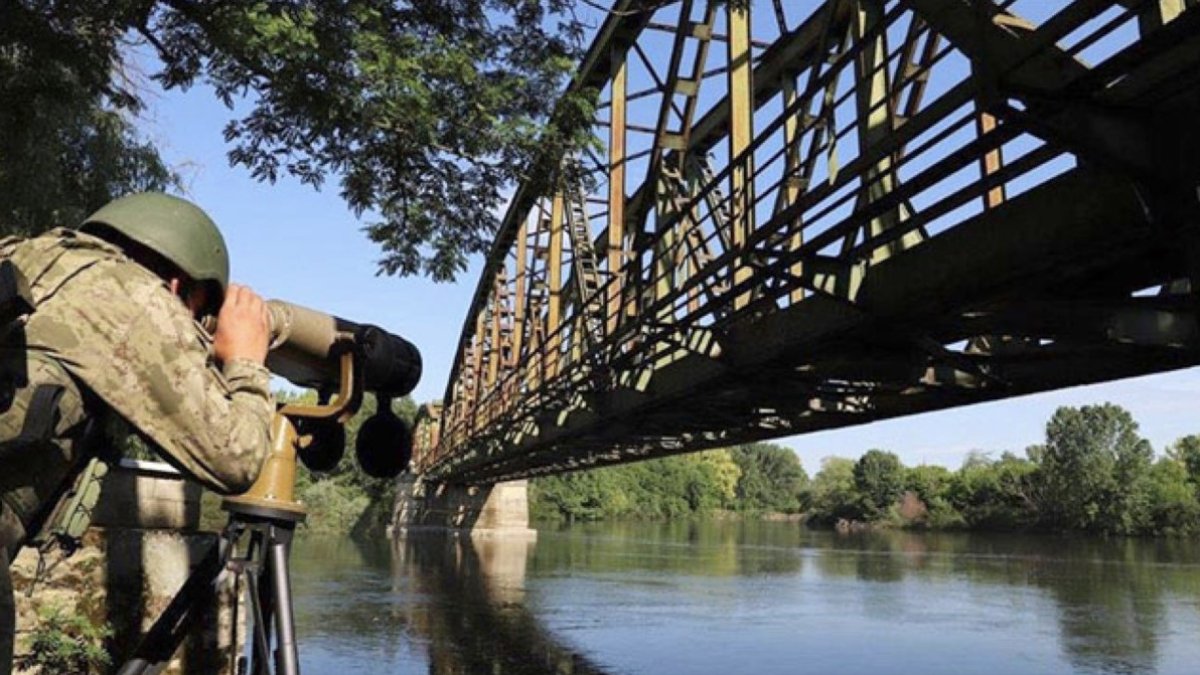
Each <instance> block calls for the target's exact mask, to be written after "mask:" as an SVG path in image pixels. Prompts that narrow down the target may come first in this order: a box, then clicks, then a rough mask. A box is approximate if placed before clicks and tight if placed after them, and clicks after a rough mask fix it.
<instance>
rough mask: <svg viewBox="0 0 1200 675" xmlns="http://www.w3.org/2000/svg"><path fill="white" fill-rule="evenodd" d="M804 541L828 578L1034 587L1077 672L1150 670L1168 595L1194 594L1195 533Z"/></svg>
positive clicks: (872, 536) (1197, 580) (899, 535)
mask: <svg viewBox="0 0 1200 675" xmlns="http://www.w3.org/2000/svg"><path fill="white" fill-rule="evenodd" d="M810 545H813V546H814V547H815V548H817V549H819V550H820V555H819V556H817V567H818V568H819V569H820V570H821V572H822V574H824V575H827V576H830V577H837V576H854V577H855V578H857V579H859V580H862V581H869V582H884V583H888V582H903V581H905V580H909V579H921V580H925V581H937V582H939V583H942V584H949V583H951V582H954V581H957V580H966V581H969V582H970V583H971V584H973V585H976V586H988V585H1007V586H1015V587H1030V588H1034V589H1038V590H1040V591H1041V592H1043V593H1044V594H1045V596H1046V597H1048V598H1050V599H1052V600H1053V604H1054V607H1055V610H1056V614H1057V617H1056V618H1057V622H1058V626H1059V630H1060V636H1059V643H1060V645H1061V647H1062V649H1063V651H1064V653H1065V656H1066V657H1067V659H1068V661H1069V662H1070V663H1071V665H1072V666H1073V667H1074V668H1076V669H1078V670H1080V671H1084V672H1102V673H1143V672H1144V673H1150V672H1156V671H1157V668H1158V662H1159V659H1158V643H1159V641H1160V639H1161V637H1162V636H1163V635H1164V634H1165V633H1167V632H1168V626H1167V602H1166V599H1167V597H1168V596H1172V595H1177V596H1183V597H1190V598H1192V599H1193V603H1194V602H1195V600H1197V599H1200V573H1198V570H1197V567H1196V566H1195V565H1194V564H1192V563H1194V561H1197V560H1200V544H1198V543H1197V542H1195V541H1187V540H1157V541H1146V540H1138V539H1124V538H1123V539H1096V538H1084V537H1078V538H1076V537H1051V536H1001V535H987V536H981V535H946V534H918V533H904V532H882V533H869V534H859V535H847V536H838V535H834V536H833V537H831V538H830V539H829V540H828V541H823V542H812V543H811V544H810ZM872 600H873V601H874V602H882V601H884V599H883V598H881V597H880V596H878V595H876V596H873V597H872Z"/></svg>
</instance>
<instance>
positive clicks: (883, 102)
mask: <svg viewBox="0 0 1200 675" xmlns="http://www.w3.org/2000/svg"><path fill="white" fill-rule="evenodd" d="M746 4H749V5H750V6H749V7H746V6H745V5H746ZM1196 4H1197V2H1196V0H1146V1H1139V0H1073V1H1068V0H825V1H822V2H818V1H815V0H814V1H809V0H773V2H765V1H760V0H756V1H754V2H750V3H746V2H745V0H742V2H738V1H737V0H733V2H712V1H711V0H678V1H676V2H669V3H664V2H661V1H660V2H648V1H643V0H617V2H616V3H615V4H614V6H613V7H612V9H611V11H609V12H608V13H607V14H606V18H605V19H604V20H603V23H602V25H600V26H599V27H598V29H597V33H596V37H595V40H594V42H593V43H592V45H591V47H590V49H589V51H588V52H587V55H586V58H585V59H584V61H583V62H582V63H581V64H580V66H579V70H578V73H577V76H576V77H575V79H574V81H573V83H572V84H571V88H572V90H573V91H576V92H590V93H592V94H593V95H594V96H595V97H596V98H595V101H596V118H595V122H594V124H595V130H596V135H597V138H598V139H599V140H598V143H597V144H596V145H595V147H594V148H592V149H590V150H585V151H582V152H581V153H580V154H579V155H578V156H570V157H545V158H544V162H543V163H542V164H541V165H538V166H534V167H530V170H529V175H531V176H542V177H543V178H542V179H540V180H531V181H530V182H529V183H527V184H525V185H521V186H520V187H519V189H518V190H517V192H516V194H515V196H514V198H513V199H512V202H511V206H510V208H509V210H508V212H507V215H506V216H505V218H504V220H503V225H502V228H501V230H500V231H499V233H498V235H497V237H496V241H495V245H494V247H493V249H492V251H491V255H490V256H489V258H488V260H487V264H486V268H485V269H484V271H483V275H482V278H481V279H480V281H479V286H478V288H477V290H476V292H475V296H474V301H473V303H472V305H471V308H470V311H469V313H468V315H467V319H466V322H465V325H464V327H463V332H462V338H461V341H460V343H459V347H458V354H457V359H456V361H455V364H454V367H453V372H452V373H451V376H450V382H449V385H448V387H447V390H446V394H445V399H444V402H443V404H441V405H436V406H427V407H426V408H425V411H424V415H423V418H422V420H421V421H420V423H419V425H418V430H417V437H418V438H417V449H416V456H415V460H414V461H415V465H414V468H415V470H416V471H417V472H418V473H420V474H424V475H425V476H426V477H428V478H429V479H432V480H435V481H442V482H454V483H491V482H495V481H497V480H504V479H511V478H520V477H527V476H533V475H538V474H544V473H553V472H561V471H571V470H576V469H581V468H587V467H591V466H596V465H601V464H609V463H618V462H627V461H633V460H638V459H643V458H648V457H655V456H661V455H666V454H672V453H678V452H685V451H691V450H697V449H701V448H707V447H714V446H726V445H731V444H735V443H741V442H746V441H751V440H755V439H762V438H770V437H776V436H784V435H792V434H799V433H804V432H809V431H814V430H818V429H829V428H833V427H841V426H846V425H852V424H862V423H865V422H870V421H873V420H878V419H882V418H888V417H895V416H899V415H908V414H913V413H919V412H924V411H928V410H936V409H939V408H947V407H951V406H960V405H968V404H971V403H976V402H980V401H987V400H993V399H999V398H1004V397H1008V396H1016V395H1020V394H1026V393H1030V392H1036V391H1043V390H1047V389H1055V388H1058V387H1066V386H1071V385H1077V384H1084V383H1090V382H1099V381H1103V380H1110V379H1114V378H1121V377H1128V376H1132V375H1139V374H1143V373H1151V372H1157V371H1163V370H1169V369H1173V368H1181V367H1185V366H1191V365H1195V364H1197V363H1200V331H1198V328H1197V297H1196V296H1195V295H1194V294H1193V293H1192V289H1193V288H1195V286H1194V284H1193V283H1192V282H1191V279H1192V277H1193V276H1194V275H1196V274H1197V273H1200V8H1196V7H1195V5H1196Z"/></svg>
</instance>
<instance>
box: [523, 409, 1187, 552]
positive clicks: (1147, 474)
mask: <svg viewBox="0 0 1200 675" xmlns="http://www.w3.org/2000/svg"><path fill="white" fill-rule="evenodd" d="M1198 485H1200V436H1194V435H1193V436H1186V437H1183V438H1180V439H1179V440H1177V441H1176V442H1175V443H1173V444H1171V445H1170V446H1168V447H1167V448H1166V452H1165V454H1164V455H1163V456H1160V457H1157V458H1156V457H1155V454H1154V451H1153V449H1152V448H1151V446H1150V443H1149V442H1148V441H1147V440H1145V439H1144V438H1142V437H1141V436H1139V435H1138V425H1137V423H1136V422H1135V421H1134V419H1133V416H1132V415H1130V414H1129V412H1128V411H1126V410H1124V409H1123V408H1121V407H1120V406H1116V405H1112V404H1107V403H1106V404H1103V405H1094V406H1083V407H1080V408H1071V407H1063V408H1059V409H1058V410H1057V411H1056V412H1055V413H1054V415H1053V416H1052V417H1051V419H1050V420H1049V422H1048V423H1047V424H1046V438H1045V442H1044V443H1042V444H1040V445H1034V446H1031V447H1029V448H1027V449H1026V450H1025V456H1024V457H1022V456H1019V455H1016V454H1014V453H1011V452H1005V453H1003V454H1002V455H1000V457H999V458H993V457H990V456H988V455H987V454H984V453H982V452H972V453H970V454H969V456H968V458H967V460H966V461H965V462H964V463H963V465H962V467H961V468H959V469H958V470H957V471H951V470H950V469H947V468H945V467H942V466H933V465H921V466H914V467H906V466H904V465H903V464H902V463H901V462H900V460H899V458H898V457H897V456H896V455H895V454H893V453H891V452H886V451H884V450H868V451H867V452H866V453H864V454H863V455H862V456H861V457H859V459H858V460H857V461H855V460H851V459H846V458H841V457H828V458H826V459H825V460H824V461H823V462H822V464H821V470H820V471H818V472H817V474H816V475H815V476H813V477H812V479H811V480H810V479H809V477H808V475H807V474H806V473H805V471H804V469H803V468H802V467H801V464H800V461H799V459H798V458H797V457H796V455H795V453H794V452H792V451H791V450H789V449H787V448H783V447H779V446H775V445H770V444H765V443H756V444H753V445H747V446H741V447H736V448H732V449H727V450H710V451H707V452H702V453H696V454H691V455H682V456H676V457H668V458H665V459H658V460H651V461H647V462H640V463H636V464H628V465H624V466H618V467H611V468H604V469H596V470H592V471H585V472H579V473H572V474H564V475H560V476H551V477H543V478H538V479H535V480H534V481H533V483H532V490H531V513H532V515H533V517H534V518H535V519H553V520H559V519H565V520H599V519H607V518H673V517H679V516H707V515H711V514H713V513H714V512H718V511H739V512H748V513H760V512H783V513H802V514H804V515H805V517H806V518H807V520H808V522H809V523H810V524H813V525H817V526H834V525H842V526H856V525H858V524H866V525H875V526H893V527H911V528H930V529H979V530H1051V531H1065V530H1075V531H1087V532H1099V533H1107V534H1177V535H1178V534H1190V533H1195V532H1200V500H1198V498H1197V486H1198Z"/></svg>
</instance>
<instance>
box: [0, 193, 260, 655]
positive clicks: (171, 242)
mask: <svg viewBox="0 0 1200 675" xmlns="http://www.w3.org/2000/svg"><path fill="white" fill-rule="evenodd" d="M0 265H6V266H9V271H11V269H12V265H15V268H16V269H17V270H19V272H20V276H23V279H24V280H26V282H27V286H28V292H27V293H24V294H22V295H23V296H24V297H25V300H24V302H21V303H18V306H19V307H21V310H19V311H17V312H12V314H14V315H17V316H15V318H14V317H9V320H8V321H7V325H4V318H3V317H0V673H8V672H9V670H10V669H11V661H12V637H13V629H14V625H13V624H14V616H13V614H14V610H13V604H12V592H11V587H12V581H11V578H10V577H9V572H8V566H9V563H10V561H11V559H12V557H13V556H15V554H16V552H17V550H18V549H19V548H20V546H21V545H22V544H23V543H25V542H26V541H28V539H29V538H30V537H32V536H33V535H34V534H35V533H37V532H38V531H39V529H40V528H41V527H43V526H44V524H45V523H44V521H45V520H46V518H47V515H48V513H49V512H50V510H51V509H52V508H53V507H54V505H55V504H56V503H57V501H58V500H59V498H60V497H61V495H62V494H63V492H64V491H65V490H66V489H67V488H69V487H70V485H71V483H72V481H73V480H74V477H75V476H76V475H77V474H78V473H79V471H80V470H81V467H82V466H83V465H85V464H86V463H87V462H88V461H89V459H90V458H91V457H92V456H93V455H94V453H95V452H97V451H98V448H97V447H96V445H97V444H96V443H95V442H94V441H93V437H94V436H95V435H96V430H97V429H98V428H99V426H100V423H101V421H102V420H103V418H104V417H105V416H106V415H113V414H115V415H117V416H119V417H120V418H123V419H124V420H125V421H126V422H127V423H128V424H129V425H130V426H131V427H132V428H133V429H135V430H136V431H137V432H138V433H139V435H141V436H142V437H143V438H145V439H146V440H148V441H149V442H150V443H151V444H152V445H153V446H155V447H156V448H157V450H158V452H159V453H160V454H162V455H163V457H164V459H166V460H167V461H168V462H170V463H172V464H173V465H175V466H176V467H178V468H179V469H181V470H183V471H184V472H185V473H187V474H188V475H190V476H191V477H193V478H195V479H196V480H198V481H199V482H201V483H202V484H204V485H205V486H206V487H208V488H211V489H213V490H215V491H217V492H219V493H222V494H235V493H239V492H243V491H245V490H246V489H247V488H249V487H250V485H251V484H252V483H253V482H254V480H255V478H256V477H257V475H258V472H259V470H260V468H261V465H262V461H263V458H264V457H265V456H266V454H267V448H268V443H269V441H268V426H269V424H270V420H271V415H272V413H273V411H274V404H273V402H272V400H271V396H270V392H269V389H268V386H269V377H270V375H269V373H268V371H267V369H266V368H265V367H264V365H263V362H264V360H265V358H266V354H267V345H268V340H269V318H268V314H267V309H266V305H265V303H264V302H263V301H262V299H261V298H259V297H258V296H257V295H255V293H254V292H253V291H251V290H250V289H249V288H245V287H242V286H237V285H231V284H229V283H228V281H229V260H228V254H227V253H226V248H225V242H224V240H223V239H222V237H221V233H220V232H219V231H218V230H217V227H216V225H215V224H214V223H213V222H212V220H210V219H209V217H208V216H207V215H206V214H205V213H204V212H203V211H202V210H200V209H199V208H198V207H196V206H195V205H194V204H191V203H190V202H188V201H185V200H183V199H179V198H177V197H171V196H168V195H164V194H157V193H145V194H136V195H130V196H127V197H123V198H121V199H117V200H116V201H113V202H111V203H109V204H108V205H107V206H105V207H103V208H101V209H100V210H99V211H97V212H96V213H95V214H93V215H92V216H91V217H89V218H88V219H87V220H86V221H84V223H83V224H82V225H81V226H80V228H79V229H78V230H70V229H56V230H52V231H50V232H47V233H45V234H43V235H41V236H38V237H34V238H31V239H17V238H9V239H4V240H0ZM214 311H219V313H218V321H217V328H216V331H215V333H214V334H213V335H212V336H211V337H210V336H209V334H208V333H207V332H206V331H205V330H204V329H203V328H202V327H201V326H200V324H199V323H198V319H199V318H200V317H202V316H204V315H206V314H210V313H212V312H214Z"/></svg>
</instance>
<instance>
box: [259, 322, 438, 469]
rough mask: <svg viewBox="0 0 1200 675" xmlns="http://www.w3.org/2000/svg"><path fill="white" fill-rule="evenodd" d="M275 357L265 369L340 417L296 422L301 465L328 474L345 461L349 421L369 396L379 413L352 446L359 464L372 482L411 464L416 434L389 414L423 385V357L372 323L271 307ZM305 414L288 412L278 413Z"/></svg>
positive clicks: (308, 417) (272, 355)
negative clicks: (397, 400) (366, 394)
mask: <svg viewBox="0 0 1200 675" xmlns="http://www.w3.org/2000/svg"><path fill="white" fill-rule="evenodd" d="M267 307H268V309H269V310H270V315H271V350H270V352H269V353H268V355H267V368H269V369H270V370H271V372H273V373H275V374H276V375H278V376H280V377H283V378H285V379H286V380H288V381H289V382H291V383H292V384H295V385H297V386H301V387H306V388H310V389H315V390H316V392H317V396H318V402H319V403H321V404H326V403H329V401H330V399H331V398H333V399H335V402H336V403H338V404H339V405H338V408H339V413H338V414H336V415H330V416H320V415H304V414H296V415H293V417H294V422H295V424H296V429H297V432H298V434H299V436H300V439H301V443H300V448H299V450H298V454H299V457H300V460H301V461H302V462H304V464H305V466H307V467H308V468H309V469H311V470H313V471H330V470H332V469H333V468H334V467H336V466H337V464H338V462H339V461H341V458H342V456H343V455H344V454H345V448H346V429H345V426H344V424H345V422H346V421H348V419H349V417H350V416H351V415H352V414H353V413H354V412H355V411H357V410H358V407H359V404H360V403H361V401H362V395H363V393H364V392H371V393H373V394H374V395H375V399H376V403H377V410H376V412H375V414H374V415H372V416H371V417H370V418H369V419H367V420H366V421H365V422H363V424H362V427H361V428H359V430H358V437H357V439H356V440H355V454H356V455H357V457H358V462H359V465H360V466H361V467H362V468H363V471H365V472H366V473H367V474H368V475H371V476H375V477H378V478H390V477H394V476H396V475H398V474H399V473H400V472H401V471H403V470H404V469H405V467H407V466H408V462H409V460H410V459H411V458H412V431H411V430H410V429H409V427H408V425H407V424H405V423H404V421H403V420H401V419H400V418H399V417H397V416H396V414H395V413H394V412H393V411H392V399H393V398H395V397H398V396H404V395H405V394H408V393H409V392H411V391H412V390H413V388H414V387H416V386H417V382H418V381H419V380H420V379H421V354H420V352H418V351H417V348H416V347H415V346H413V344H412V343H411V342H409V341H408V340H405V339H404V338H402V337H400V336H399V335H396V334H394V333H389V332H388V331H386V330H384V329H382V328H379V327H378V326H372V325H368V324H357V323H354V322H351V321H346V320H345V319H341V318H338V317H336V316H332V315H329V314H325V313H324V312H318V311H316V310H313V309H308V308H306V307H301V306H299V305H293V304H291V303H287V302H283V301H281V300H270V301H268V302H267ZM299 410H302V408H293V407H289V406H285V407H284V408H283V409H282V410H281V412H283V413H284V414H288V413H289V412H290V411H299Z"/></svg>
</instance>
